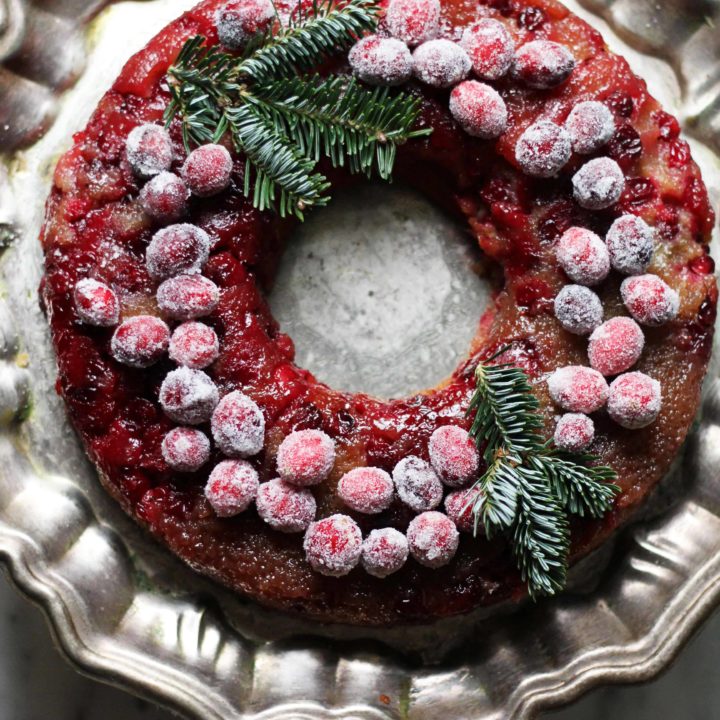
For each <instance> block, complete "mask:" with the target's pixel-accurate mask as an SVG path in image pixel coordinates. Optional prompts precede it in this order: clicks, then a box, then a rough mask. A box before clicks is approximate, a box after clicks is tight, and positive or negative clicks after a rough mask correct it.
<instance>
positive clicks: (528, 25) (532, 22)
mask: <svg viewBox="0 0 720 720" xmlns="http://www.w3.org/2000/svg"><path fill="white" fill-rule="evenodd" d="M544 22H545V13H544V12H543V11H542V9H541V8H539V7H528V8H525V9H524V10H523V11H522V12H521V13H520V15H518V19H517V24H518V27H520V28H522V29H523V30H527V31H528V32H535V30H537V29H538V28H539V27H541V26H542V24H543V23H544Z"/></svg>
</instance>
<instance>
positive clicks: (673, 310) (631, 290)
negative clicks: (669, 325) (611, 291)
mask: <svg viewBox="0 0 720 720" xmlns="http://www.w3.org/2000/svg"><path fill="white" fill-rule="evenodd" d="M620 294H621V295H622V299H623V302H624V303H625V307H626V308H627V309H628V311H629V312H630V314H631V315H632V316H633V317H634V318H635V320H637V321H638V322H639V323H640V324H642V325H651V326H658V325H664V324H665V323H666V322H669V321H670V320H674V319H675V318H676V317H677V314H678V310H679V309H680V296H679V295H678V293H677V292H676V291H675V290H673V289H672V288H671V287H670V286H669V285H668V284H667V283H666V282H665V281H664V280H662V279H661V278H659V277H658V276H657V275H636V276H634V277H629V278H626V279H625V280H623V284H622V285H621V286H620Z"/></svg>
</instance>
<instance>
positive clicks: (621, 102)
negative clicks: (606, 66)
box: [607, 90, 635, 118]
mask: <svg viewBox="0 0 720 720" xmlns="http://www.w3.org/2000/svg"><path fill="white" fill-rule="evenodd" d="M607 104H608V107H609V108H610V109H611V110H612V111H613V112H614V113H615V115H617V116H618V117H622V118H629V117H630V116H631V115H632V114H633V110H634V109H635V101H634V100H633V99H632V97H630V95H628V94H627V93H625V92H621V91H620V90H616V91H615V92H614V93H613V94H612V95H610V97H609V98H608V99H607Z"/></svg>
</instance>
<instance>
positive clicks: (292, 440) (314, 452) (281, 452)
mask: <svg viewBox="0 0 720 720" xmlns="http://www.w3.org/2000/svg"><path fill="white" fill-rule="evenodd" d="M334 464H335V441H334V440H333V439H332V438H331V437H329V436H328V435H327V434H325V433H324V432H323V431H322V430H296V431H295V432H292V433H290V434H289V435H288V436H287V437H286V438H285V439H284V440H283V441H282V442H281V443H280V447H279V448H278V453H277V470H278V475H280V477H281V478H282V479H283V480H285V482H289V483H291V484H292V485H300V486H306V485H317V484H319V483H321V482H323V480H325V479H327V477H328V475H330V471H331V470H332V469H333V465H334Z"/></svg>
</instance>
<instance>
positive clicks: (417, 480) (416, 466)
mask: <svg viewBox="0 0 720 720" xmlns="http://www.w3.org/2000/svg"><path fill="white" fill-rule="evenodd" d="M392 476H393V482H394V483H395V488H396V490H397V494H398V497H399V498H400V500H402V502H404V503H405V504H406V505H407V506H408V507H410V508H411V509H412V510H414V511H415V512H422V511H423V510H432V509H433V508H436V507H437V506H438V505H439V504H440V501H441V500H442V496H443V486H442V483H441V482H440V478H439V477H438V476H437V474H436V473H435V471H434V470H433V469H432V468H431V467H430V465H428V463H426V462H425V461H424V460H422V459H421V458H419V457H415V456H414V455H411V456H409V457H406V458H403V459H402V460H401V461H400V462H399V463H398V464H397V465H396V466H395V469H394V470H393V474H392Z"/></svg>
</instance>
